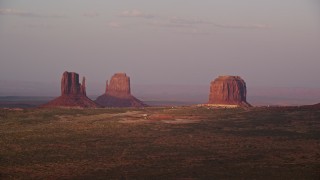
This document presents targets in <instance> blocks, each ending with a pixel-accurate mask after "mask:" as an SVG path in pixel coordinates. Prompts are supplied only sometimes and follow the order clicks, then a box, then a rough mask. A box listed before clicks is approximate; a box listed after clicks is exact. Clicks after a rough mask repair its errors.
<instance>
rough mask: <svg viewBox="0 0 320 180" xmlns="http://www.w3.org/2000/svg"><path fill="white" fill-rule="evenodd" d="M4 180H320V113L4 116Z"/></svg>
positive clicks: (0, 169) (0, 151) (149, 111)
mask: <svg viewBox="0 0 320 180" xmlns="http://www.w3.org/2000/svg"><path fill="white" fill-rule="evenodd" d="M0 137H1V138H0V179H92V178H94V179H120V178H123V179H137V178H138V179H141V178H143V179H151V178H152V179H168V178H175V179H176V178H177V179H184V178H186V179H212V178H219V179H319V178H320V151H319V149H320V111H319V110H314V109H313V110H308V109H299V108H283V109H281V108H278V109H272V108H271V109H268V108H251V109H237V108H236V109H207V108H204V107H179V108H144V109H83V110H81V109H49V110H48V109H33V110H23V111H10V110H0Z"/></svg>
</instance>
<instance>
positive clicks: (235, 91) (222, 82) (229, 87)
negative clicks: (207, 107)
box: [208, 76, 251, 107]
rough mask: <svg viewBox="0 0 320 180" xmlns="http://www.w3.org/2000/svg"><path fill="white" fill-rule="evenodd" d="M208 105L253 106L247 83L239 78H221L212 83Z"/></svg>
mask: <svg viewBox="0 0 320 180" xmlns="http://www.w3.org/2000/svg"><path fill="white" fill-rule="evenodd" d="M208 104H217V105H221V104H222V105H239V106H247V107H248V106H251V105H250V104H249V103H248V102H247V87H246V83H245V82H244V80H243V79H242V78H241V77H239V76H219V77H218V78H216V79H215V80H214V81H212V82H211V86H210V95H209V102H208Z"/></svg>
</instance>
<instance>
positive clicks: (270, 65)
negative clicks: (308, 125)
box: [0, 0, 320, 87]
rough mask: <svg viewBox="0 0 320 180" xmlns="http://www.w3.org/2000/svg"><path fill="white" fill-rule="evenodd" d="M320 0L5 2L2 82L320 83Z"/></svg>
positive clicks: (0, 16)
mask: <svg viewBox="0 0 320 180" xmlns="http://www.w3.org/2000/svg"><path fill="white" fill-rule="evenodd" d="M319 18H320V2H319V1H317V0H264V1H262V0H236V1H235V0H197V1H196V0H158V1H150V0H118V1H115V0H54V1H45V0H1V1H0V63H1V65H0V80H5V81H37V82H52V83H60V77H61V75H62V73H63V72H64V71H65V70H67V71H75V72H78V73H79V74H80V76H83V75H84V76H86V78H87V80H88V81H94V82H104V81H105V80H107V79H109V78H110V77H111V76H112V74H114V73H116V72H126V73H127V74H128V75H129V76H130V77H131V81H132V82H133V83H135V84H190V85H192V84H209V82H210V81H211V80H212V79H214V78H216V77H217V76H219V75H239V76H241V77H243V79H245V81H246V82H247V84H248V86H283V87H320V80H319V79H320V20H319Z"/></svg>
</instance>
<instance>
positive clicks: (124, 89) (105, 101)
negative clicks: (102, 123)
mask: <svg viewBox="0 0 320 180" xmlns="http://www.w3.org/2000/svg"><path fill="white" fill-rule="evenodd" d="M95 102H96V103H98V104H100V105H101V106H105V107H146V106H147V105H146V104H144V103H143V102H142V101H140V100H139V99H137V98H135V97H134V96H133V95H131V89H130V77H128V76H127V75H126V74H125V73H116V74H114V75H113V76H112V78H111V80H110V83H108V81H107V83H106V91H105V93H104V94H103V95H101V96H99V97H98V98H97V99H96V100H95Z"/></svg>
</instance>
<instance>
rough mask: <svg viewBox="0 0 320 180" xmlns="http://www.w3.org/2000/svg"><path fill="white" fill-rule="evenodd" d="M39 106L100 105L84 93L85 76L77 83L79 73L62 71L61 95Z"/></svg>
mask: <svg viewBox="0 0 320 180" xmlns="http://www.w3.org/2000/svg"><path fill="white" fill-rule="evenodd" d="M41 107H81V108H96V107H100V106H99V105H97V104H96V103H95V102H94V101H92V100H91V99H89V98H88V97H87V95H86V82H85V77H83V79H82V84H80V83H79V75H78V74H77V73H74V72H67V71H66V72H64V73H63V75H62V78H61V96H59V97H57V98H56V99H54V100H52V101H50V102H48V103H47V104H44V105H42V106H41Z"/></svg>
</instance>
